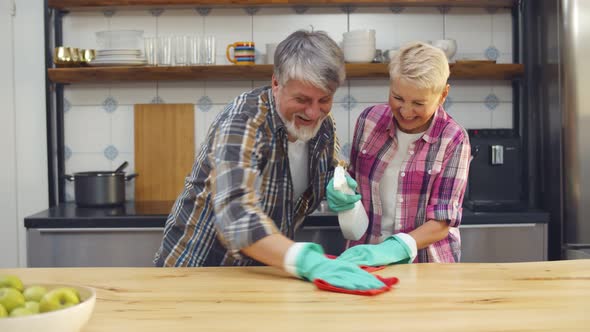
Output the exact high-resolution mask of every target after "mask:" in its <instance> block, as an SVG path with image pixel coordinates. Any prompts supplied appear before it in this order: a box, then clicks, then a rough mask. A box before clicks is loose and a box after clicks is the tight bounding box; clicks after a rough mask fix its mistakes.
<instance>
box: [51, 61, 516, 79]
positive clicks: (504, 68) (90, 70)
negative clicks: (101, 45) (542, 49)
mask: <svg viewBox="0 0 590 332" xmlns="http://www.w3.org/2000/svg"><path fill="white" fill-rule="evenodd" d="M450 66H451V78H453V79H486V80H511V79H515V78H518V77H520V76H522V74H523V72H524V66H523V65H521V64H495V63H478V62H473V63H451V65H450ZM272 72H273V65H252V66H236V65H218V66H187V67H148V66H145V67H70V68H50V69H48V74H49V79H51V81H53V82H54V83H84V82H123V81H183V80H211V81H219V80H225V81H227V80H232V81H238V80H242V81H243V80H269V79H270V77H271V75H272ZM346 77H347V79H387V78H389V71H388V68H387V64H382V63H363V64H347V65H346Z"/></svg>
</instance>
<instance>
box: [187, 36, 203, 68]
mask: <svg viewBox="0 0 590 332" xmlns="http://www.w3.org/2000/svg"><path fill="white" fill-rule="evenodd" d="M202 44H203V42H202V39H201V36H190V37H189V40H188V63H189V64H190V65H200V64H202V63H203V60H202V59H203V56H202V54H201V53H202V49H203V46H202Z"/></svg>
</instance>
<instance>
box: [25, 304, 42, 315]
mask: <svg viewBox="0 0 590 332" xmlns="http://www.w3.org/2000/svg"><path fill="white" fill-rule="evenodd" d="M25 308H27V309H29V310H31V312H32V313H34V314H38V313H39V302H35V301H27V302H25Z"/></svg>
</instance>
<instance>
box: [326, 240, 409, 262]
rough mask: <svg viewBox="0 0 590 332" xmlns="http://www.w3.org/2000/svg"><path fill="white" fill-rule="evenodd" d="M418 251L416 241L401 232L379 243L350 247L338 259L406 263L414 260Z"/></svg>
mask: <svg viewBox="0 0 590 332" xmlns="http://www.w3.org/2000/svg"><path fill="white" fill-rule="evenodd" d="M416 252H417V249H416V241H414V239H413V238H412V237H411V236H410V235H408V234H405V233H399V234H396V235H392V236H390V237H388V238H387V239H385V241H383V242H381V243H379V244H362V245H358V246H354V247H352V248H349V249H347V250H345V251H344V252H343V253H342V255H340V256H338V258H337V260H341V261H346V262H350V263H354V264H357V265H367V266H381V265H389V264H406V263H411V262H412V261H413V260H414V258H415V257H416Z"/></svg>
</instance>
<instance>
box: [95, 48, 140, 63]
mask: <svg viewBox="0 0 590 332" xmlns="http://www.w3.org/2000/svg"><path fill="white" fill-rule="evenodd" d="M88 64H89V65H90V66H143V65H145V64H146V61H145V58H144V57H143V56H142V55H141V50H139V49H102V50H98V51H96V58H94V60H92V61H91V62H89V63H88Z"/></svg>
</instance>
